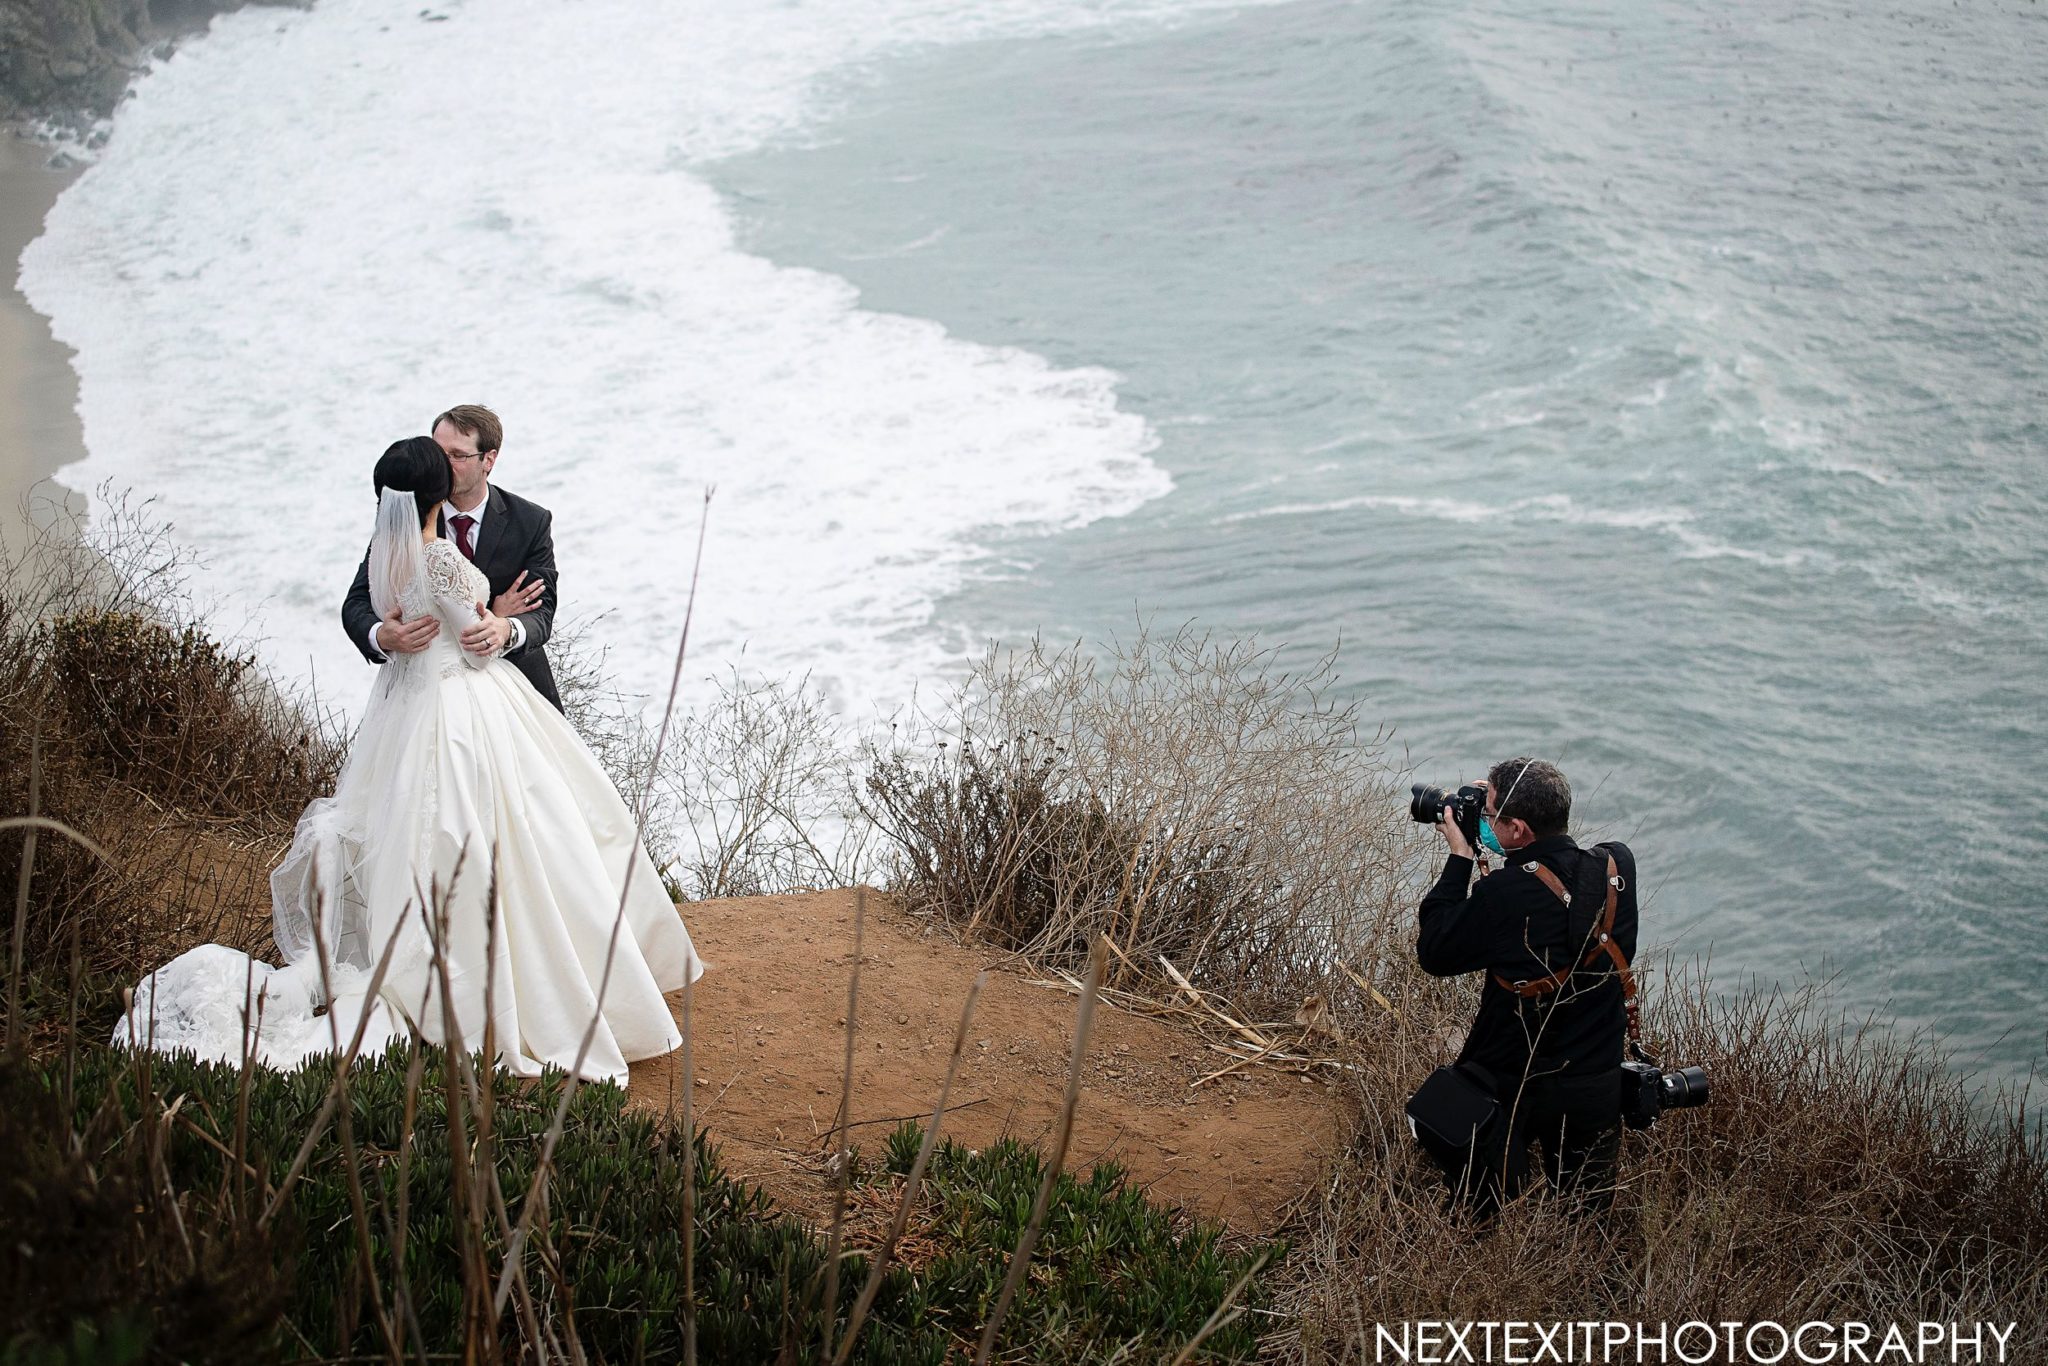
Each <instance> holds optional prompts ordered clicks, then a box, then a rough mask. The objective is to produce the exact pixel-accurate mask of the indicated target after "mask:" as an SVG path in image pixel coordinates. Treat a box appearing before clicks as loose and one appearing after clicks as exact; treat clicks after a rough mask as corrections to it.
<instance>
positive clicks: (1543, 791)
mask: <svg viewBox="0 0 2048 1366" xmlns="http://www.w3.org/2000/svg"><path fill="white" fill-rule="evenodd" d="M1486 784H1487V786H1488V787H1491V788H1492V789H1493V791H1494V799H1493V800H1494V810H1496V811H1498V812H1499V813H1500V817H1501V819H1502V820H1507V819H1509V818H1510V817H1514V818H1518V819H1520V820H1524V821H1527V822H1528V823H1529V828H1530V829H1531V830H1533V831H1534V832H1535V833H1536V834H1537V835H1539V836H1541V835H1562V834H1563V833H1564V832H1565V828H1566V827H1567V826H1569V825H1570V824H1571V821H1572V785H1571V784H1570V783H1568V782H1566V781H1565V780H1564V774H1562V773H1560V772H1558V771H1557V765H1556V764H1546V763H1544V762H1543V760H1541V759H1530V758H1517V759H1506V760H1503V761H1502V762H1500V763H1497V764H1495V765H1494V766H1493V768H1492V770H1491V771H1490V772H1488V773H1487V775H1486Z"/></svg>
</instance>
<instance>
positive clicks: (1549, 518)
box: [1216, 493, 1820, 569]
mask: <svg viewBox="0 0 2048 1366" xmlns="http://www.w3.org/2000/svg"><path fill="white" fill-rule="evenodd" d="M1362 508H1363V509H1373V510H1377V511H1383V512H1397V513H1400V514H1402V515H1403V516H1408V517H1423V518H1428V519H1430V520H1432V521H1438V522H1461V523H1468V524H1469V523H1481V522H1561V523H1565V524H1568V525H1572V526H1590V527H1606V528H1611V529H1614V530H1619V531H1650V532H1656V533H1658V534H1661V535H1664V536H1668V537H1670V538H1671V539H1672V540H1673V541H1674V542H1676V544H1677V555H1678V558H1680V559H1688V560H1702V559H1736V560H1746V561H1748V562H1750V563H1752V564H1762V565H1769V566H1772V567H1774V568H1778V569H1790V568H1793V567H1795V566H1797V565H1801V564H1806V563H1809V562H1812V561H1816V560H1818V559H1819V558H1820V557H1819V556H1817V555H1816V554H1815V553H1814V552H1812V551H1808V550H1804V549H1799V550H1792V551H1788V552H1785V553H1782V554H1774V553H1771V552H1769V551H1763V550H1754V549H1751V548H1749V547H1746V546H1739V545H1731V544H1729V543H1728V542H1726V541H1720V540H1716V539H1714V538H1713V537H1711V536H1708V535H1706V534H1704V533H1702V532H1701V531H1700V530H1699V529H1698V528H1697V527H1695V526H1694V525H1693V524H1692V523H1693V514H1692V513H1691V512H1690V511H1688V510H1686V509H1684V508H1599V507H1587V506H1584V505H1583V504H1580V503H1578V502H1576V501H1575V500H1574V499H1573V498H1572V497H1571V495H1570V494H1565V493H1546V494H1540V495H1538V496H1536V497H1533V498H1517V499H1512V500H1510V501H1506V502H1500V503H1476V502H1471V501H1469V500H1466V499H1461V498H1423V497H1416V496H1413V495H1409V494H1360V495H1358V496H1356V497H1352V498H1336V499H1331V500H1329V501H1326V502H1316V503H1275V504H1273V505H1271V506H1269V507H1263V508H1256V509H1253V510H1252V511H1249V512H1236V513H1231V514H1229V515H1227V516H1224V517H1219V518H1217V519H1216V520H1217V523H1218V524H1219V525H1227V524H1229V523H1233V522H1249V521H1257V520H1262V519H1264V518H1268V517H1303V516H1317V515H1323V514H1328V513H1332V512H1350V511H1353V510H1356V509H1362Z"/></svg>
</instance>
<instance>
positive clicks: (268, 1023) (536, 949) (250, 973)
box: [115, 491, 703, 1082]
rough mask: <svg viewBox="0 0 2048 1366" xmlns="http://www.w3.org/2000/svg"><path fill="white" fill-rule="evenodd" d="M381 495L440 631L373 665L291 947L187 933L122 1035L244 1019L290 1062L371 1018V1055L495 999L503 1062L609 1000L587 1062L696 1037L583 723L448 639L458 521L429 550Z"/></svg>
mask: <svg viewBox="0 0 2048 1366" xmlns="http://www.w3.org/2000/svg"><path fill="white" fill-rule="evenodd" d="M384 500H385V502H384V506H383V507H382V508H381V509H380V513H379V532H378V540H377V541H373V543H372V552H371V554H372V565H373V569H375V570H376V571H377V572H378V573H379V574H380V575H381V576H382V577H381V579H380V582H381V583H383V584H385V585H387V587H385V589H384V592H385V594H386V596H391V595H394V594H395V598H396V601H397V602H398V603H399V604H400V605H402V607H403V608H404V611H405V615H406V616H407V617H408V618H410V617H413V616H418V615H423V614H425V613H428V612H432V613H434V614H435V615H436V616H438V617H439V618H440V620H441V630H440V634H439V636H438V637H437V638H436V639H435V641H434V643H433V644H432V645H431V646H429V647H428V648H427V649H426V650H424V651H422V652H421V653H419V654H414V655H396V656H393V657H392V659H391V660H390V661H389V662H387V663H386V664H384V665H383V667H382V668H381V669H380V670H379V675H380V676H379V678H378V680H377V684H376V686H375V688H374V689H373V690H372V694H371V699H370V704H369V707H368V708H367V710H366V711H365V713H364V717H363V722H362V725H361V727H360V728H359V729H358V731H357V734H356V737H355V741H354V744H353V746H352V747H351V750H350V753H349V757H348V762H347V764H346V766H345V767H344V768H343V770H342V774H341V778H340V780H339V782H338V783H337V784H336V787H335V791H334V795H333V796H332V797H324V798H321V799H320V800H318V801H315V802H314V803H313V804H312V805H311V806H309V807H308V808H307V810H306V813H305V815H304V816H303V817H302V818H301V819H300V822H299V827H298V832H297V835H296V837H295V838H294V840H293V843H292V847H291V851H290V853H289V854H287V855H286V857H285V860H284V862H283V863H282V864H281V865H280V866H279V867H278V869H277V870H276V871H275V872H274V873H273V874H272V876H271V897H272V913H273V918H274V921H275V937H276V941H277V945H278V950H279V952H280V953H281V954H282V955H283V956H284V958H285V959H286V963H285V965H284V966H283V967H272V966H271V965H269V964H266V963H261V962H255V961H252V960H251V959H249V958H248V957H247V956H246V955H244V954H241V953H239V952H237V951H235V950H232V949H228V948H225V947H223V946H221V945H217V944H209V945H204V946H202V947H200V948H196V949H193V950H192V951H191V952H189V953H186V954H184V955H183V956H181V957H179V958H178V959H176V960H174V961H173V962H171V963H169V964H168V965H166V966H165V967H163V968H160V969H158V970H157V971H156V972H154V973H152V974H150V976H149V977H148V978H146V979H144V981H143V982H142V984H141V985H140V986H139V987H138V988H137V989H136V993H135V1000H134V1005H133V1009H132V1011H131V1012H130V1013H129V1014H128V1015H127V1016H126V1017H124V1019H123V1020H122V1021H121V1023H120V1024H119V1025H118V1026H117V1028H116V1030H115V1042H116V1043H117V1044H120V1043H126V1042H129V1041H130V1040H131V1039H135V1038H140V1039H143V1040H145V1041H147V1042H148V1043H150V1044H151V1046H153V1047H155V1048H158V1049H164V1050H169V1049H191V1050H194V1051H196V1052H197V1053H199V1054H200V1055H202V1056H205V1057H212V1058H217V1059H221V1060H224V1061H229V1062H239V1061H240V1059H241V1056H242V1053H243V1051H244V1048H245V1042H246V1041H247V1040H249V1039H251V1038H253V1042H254V1045H255V1053H256V1056H257V1058H258V1060H260V1061H262V1062H264V1063H266V1064H269V1065H271V1066H275V1067H280V1068H289V1067H293V1066H296V1065H298V1064H299V1063H301V1062H303V1061H304V1060H305V1059H306V1058H307V1057H309V1056H311V1055H313V1054H315V1053H319V1052H325V1051H333V1050H335V1049H336V1048H337V1047H342V1048H345V1047H346V1046H347V1045H348V1042H349V1040H350V1038H351V1037H352V1035H353V1034H354V1032H355V1030H356V1027H357V1025H358V1023H359V1022H360V1021H361V1020H362V1017H363V1016H365V1015H367V1016H368V1017H369V1019H368V1022H367V1024H366V1025H365V1026H364V1051H365V1052H366V1053H368V1052H371V1051H374V1050H377V1049H380V1048H381V1047H382V1046H384V1045H385V1044H387V1043H388V1042H390V1041H391V1040H392V1039H394V1038H400V1037H403V1036H404V1034H405V1031H406V1030H407V1028H408V1026H410V1028H412V1029H414V1030H417V1032H418V1033H419V1034H420V1035H421V1036H423V1037H424V1038H426V1039H427V1040H428V1041H430V1042H433V1043H447V1042H450V1041H451V1038H452V1039H454V1040H457V1041H459V1043H460V1045H461V1046H462V1047H464V1048H467V1049H472V1050H473V1049H477V1048H479V1047H481V1046H482V1044H483V1041H484V1035H485V1030H484V1023H485V1020H486V1018H487V1017H488V1018H490V1019H491V1020H492V1021H493V1024H494V1029H493V1031H492V1032H493V1037H494V1039H495V1047H496V1051H497V1055H498V1061H499V1063H500V1064H501V1065H503V1066H505V1067H507V1068H509V1069H511V1070H512V1071H514V1072H516V1073H519V1074H521V1075H533V1074H537V1073H538V1072H539V1070H540V1067H541V1065H542V1064H552V1065H554V1066H556V1067H560V1068H563V1069H569V1068H571V1067H573V1066H574V1065H575V1063H576V1059H577V1053H578V1049H579V1047H580V1046H581V1045H582V1041H583V1037H584V1034H585V1032H586V1030H587V1029H588V1027H589V1025H590V1022H591V1020H592V1019H593V1018H596V1019H597V1021H598V1024H597V1028H596V1030H595V1031H594V1033H593V1035H592V1037H591V1040H590V1044H589V1047H588V1051H587V1054H586V1056H585V1057H584V1059H583V1063H582V1068H581V1073H582V1075H583V1076H585V1077H587V1078H593V1079H597V1078H602V1079H609V1080H614V1081H619V1082H624V1080H625V1078H626V1064H627V1063H628V1062H631V1061H633V1060H635V1059H639V1058H649V1057H655V1056H657V1055H659V1054H663V1053H667V1052H669V1051H671V1050H673V1049H674V1048H676V1047H678V1046H679V1045H680V1044H681V1042H682V1038H681V1035H680V1034H679V1033H678V1031H677V1029H676V1024H675V1020H674V1017H673V1016H672V1015H671V1013H670V1011H669V1007H668V1003H667V1002H666V1001H665V1000H664V999H663V993H664V992H668V991H674V990H677V989H679V988H681V987H682V986H683V985H684V983H685V982H687V981H693V980H695V979H696V977H697V976H698V975H699V974H701V973H702V971H703V967H702V965H701V963H700V962H699V961H698V958H697V955H696V952H695V950H694V949H693V947H692V946H691V943H690V936H689V932H688V931H687V930H686V929H685V928H684V927H683V922H682V918H681V916H680V915H679V914H678V913H677V910H676V908H675V906H674V905H673V904H671V903H670V901H669V899H668V896H667V895H666V893H665V892H664V891H663V888H662V884H661V879H660V876H659V875H658V874H657V873H656V871H655V868H654V865H653V863H652V861H650V860H649V859H648V857H647V854H646V851H645V850H644V849H643V848H642V846H641V844H640V842H639V841H638V840H637V839H636V838H635V837H634V820H633V815H632V813H631V812H630V811H629V810H628V809H627V807H626V804H625V803H624V802H623V801H622V800H621V799H620V797H619V794H618V792H617V791H616V790H615V789H614V788H613V786H612V784H611V782H610V780H609V779H608V778H607V777H606V775H605V772H604V770H603V768H602V767H600V766H599V764H598V762H597V760H596V758H595V757H594V756H593V755H592V754H591V753H590V751H589V749H588V748H586V747H585V746H584V744H583V741H582V739H581V738H580V737H579V736H578V735H577V734H576V731H575V729H574V728H573V727H572V726H571V725H570V724H569V722H568V721H567V720H566V719H565V718H564V717H563V716H562V714H561V713H560V712H558V711H556V710H555V709H554V708H553V707H552V706H550V705H549V704H548V703H547V702H545V701H544V700H542V698H541V697H540V695H539V694H538V693H536V692H535V691H534V690H533V687H532V685H530V684H529V683H527V681H526V679H525V678H524V677H522V676H521V674H520V673H519V671H518V669H517V668H515V667H514V666H513V665H512V664H510V663H508V662H506V661H505V660H503V659H490V660H484V659H479V658H477V657H476V656H474V655H471V654H469V653H467V652H466V651H464V650H463V649H462V648H461V646H460V644H459V643H458V637H459V636H460V634H461V632H462V630H463V628H464V627H465V626H467V625H470V624H473V623H474V622H475V621H476V620H477V607H478V605H479V604H481V603H483V602H484V601H486V599H487V596H488V592H489V587H488V584H487V583H486V581H485V579H484V576H483V574H482V572H481V571H479V570H478V569H477V568H476V567H475V566H474V565H472V564H470V563H469V561H467V560H466V559H464V558H463V557H462V554H461V552H460V551H458V550H457V549H456V548H455V546H454V545H453V543H451V542H449V541H447V540H436V541H432V542H429V543H427V544H426V546H425V548H424V550H423V551H422V550H421V549H420V542H419V532H418V529H417V528H418V515H417V513H416V512H415V511H414V510H413V501H412V496H411V495H410V494H402V495H400V496H399V498H398V500H397V501H396V502H394V501H393V493H392V491H387V492H386V493H385V494H384ZM408 518H409V519H410V523H409V526H410V530H409V535H410V538H411V544H410V546H407V545H405V544H404V543H403V541H402V539H401V537H402V536H403V535H405V534H408V533H407V522H406V519H408ZM380 545H382V546H384V547H385V554H384V556H383V559H382V561H381V563H380V560H379V550H378V547H379V546H380ZM629 870H630V872H631V879H630V885H624V884H626V883H627V875H628V871H629ZM622 885H623V890H624V902H623V908H624V909H623V914H621V904H622V903H621V892H622ZM494 913H495V914H494ZM615 926H616V934H615V933H614V928H615ZM316 936H317V939H316ZM321 944H324V945H325V948H326V953H325V954H324V955H323V954H322V953H321V952H320V945H321ZM436 944H438V945H439V946H440V952H439V954H438V955H437V954H436V952H435V946H436ZM387 949H389V950H390V953H389V965H388V967H387V969H386V973H385V977H384V980H383V984H382V988H381V990H380V991H378V992H377V994H376V996H375V997H374V998H372V997H371V996H370V994H369V986H370V983H371V980H372V977H373V975H374V970H375V967H376V965H377V963H378V962H379V960H380V959H383V958H384V957H385V956H386V952H387ZM323 957H324V958H325V960H326V963H325V969H324V971H325V980H326V982H327V984H328V987H329V988H330V990H331V995H330V992H323V990H322V980H323V966H322V959H323ZM608 957H609V959H610V966H609V975H608V976H607V958H608ZM600 987H601V988H602V998H603V999H602V1008H601V1009H600V1001H599V994H600ZM323 1003H324V1004H325V1005H326V1006H327V1009H325V1010H324V1011H322V1010H320V1009H319V1007H320V1006H321V1005H322V1004H323ZM245 1012H246V1018H248V1019H250V1020H251V1021H259V1020H260V1025H259V1027H257V1028H256V1029H254V1031H253V1033H252V1034H251V1035H245V1033H244V1020H245Z"/></svg>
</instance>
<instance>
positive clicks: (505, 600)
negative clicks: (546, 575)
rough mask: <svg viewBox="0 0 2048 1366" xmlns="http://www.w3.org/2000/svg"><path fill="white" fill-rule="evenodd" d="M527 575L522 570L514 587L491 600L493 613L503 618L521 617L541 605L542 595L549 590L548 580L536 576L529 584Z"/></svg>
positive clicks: (514, 581)
mask: <svg viewBox="0 0 2048 1366" xmlns="http://www.w3.org/2000/svg"><path fill="white" fill-rule="evenodd" d="M526 575H527V571H526V570H524V569H522V570H520V571H519V577H518V578H516V579H514V580H512V586H511V587H510V588H507V589H506V590H505V591H504V592H502V593H500V594H498V596H497V597H495V598H492V599H491V611H493V612H495V613H496V614H497V615H499V616H501V617H520V616H525V615H526V614H527V613H528V612H531V611H532V610H533V609H534V608H536V607H538V606H539V605H540V599H541V595H542V594H543V593H545V592H547V590H548V585H547V580H545V579H542V578H540V577H539V576H538V575H536V576H535V577H534V578H533V579H532V581H531V582H529V581H528V579H527V577H526Z"/></svg>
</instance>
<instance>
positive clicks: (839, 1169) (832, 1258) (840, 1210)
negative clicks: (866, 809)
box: [818, 887, 868, 1361]
mask: <svg viewBox="0 0 2048 1366" xmlns="http://www.w3.org/2000/svg"><path fill="white" fill-rule="evenodd" d="M867 919H868V889H867V888H865V887H857V888H855V889H854V893H853V971H852V972H851V973H850V974H849V975H848V977H847V980H846V1057H845V1060H844V1062H842V1063H841V1064H840V1069H839V1113H838V1114H837V1115H836V1116H834V1118H833V1121H832V1128H831V1129H830V1131H829V1132H828V1134H827V1136H828V1137H829V1138H831V1139H832V1140H833V1141H834V1142H835V1143H837V1144H838V1146H837V1147H835V1148H834V1149H833V1163H832V1165H833V1174H832V1233H831V1236H830V1237H829V1238H827V1240H826V1242H825V1297H824V1299H825V1302H824V1326H823V1327H822V1328H821V1329H820V1332H821V1333H822V1334H823V1339H824V1340H823V1342H822V1343H821V1344H820V1348H819V1352H818V1355H819V1357H820V1358H822V1359H824V1360H827V1361H829V1360H831V1359H832V1356H833V1352H832V1330H833V1326H834V1325H835V1324H836V1323H837V1322H838V1319H839V1254H840V1247H841V1242H842V1240H843V1238H844V1237H845V1233H846V1183H847V1182H848V1181H849V1180H850V1179H851V1178H852V1170H851V1169H852V1167H853V1150H852V1149H851V1148H849V1147H847V1146H846V1141H845V1138H844V1137H843V1131H844V1127H845V1126H846V1125H847V1124H848V1123H849V1122H851V1121H852V1119H853V1038H854V1032H855V1029H856V1026H857V1023H858V1021H857V1018H856V1017H857V1015H858V1012H859V1009H860V963H861V952H862V942H863V936H864V934H865V932H866V929H867Z"/></svg>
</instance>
